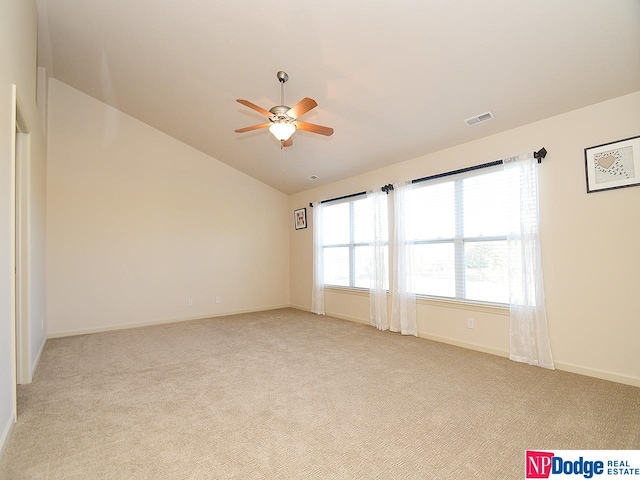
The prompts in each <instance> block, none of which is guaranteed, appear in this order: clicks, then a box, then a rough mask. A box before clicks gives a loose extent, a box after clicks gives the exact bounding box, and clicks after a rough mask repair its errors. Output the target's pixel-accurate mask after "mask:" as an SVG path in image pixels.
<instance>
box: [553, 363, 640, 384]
mask: <svg viewBox="0 0 640 480" xmlns="http://www.w3.org/2000/svg"><path fill="white" fill-rule="evenodd" d="M554 364H555V367H556V369H557V370H562V371H564V372H570V373H577V374H578V375H586V376H587V377H594V378H599V379H601V380H609V381H610V382H616V383H624V384H625V385H631V386H632V387H640V378H637V377H631V376H629V375H620V374H619V373H613V372H607V371H605V370H597V369H594V368H586V367H580V366H578V365H573V364H571V363H564V362H554Z"/></svg>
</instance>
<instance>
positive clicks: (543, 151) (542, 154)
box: [309, 147, 547, 208]
mask: <svg viewBox="0 0 640 480" xmlns="http://www.w3.org/2000/svg"><path fill="white" fill-rule="evenodd" d="M546 156H547V149H546V148H544V147H542V148H541V149H540V150H538V151H537V152H533V158H536V159H538V163H542V159H543V158H544V157H546ZM503 163H504V160H496V161H494V162H489V163H483V164H482V165H474V166H473V167H467V168H461V169H459V170H453V171H452V172H445V173H438V174H436V175H429V176H428V177H422V178H416V179H415V180H411V183H420V182H426V181H427V180H435V179H436V178H442V177H449V176H451V175H457V174H458V173H465V172H472V171H473V170H480V169H481V168H489V167H495V166H496V165H502V164H503ZM380 190H382V191H383V192H384V193H386V194H387V195H388V194H389V192H390V191H391V190H393V185H392V184H391V183H389V184H387V185H383V186H382V187H381V188H380ZM366 194H367V192H358V193H352V194H351V195H344V196H342V197H336V198H329V199H328V200H322V201H321V202H320V203H327V202H335V201H336V200H344V199H346V198H351V197H359V196H360V195H366ZM309 206H310V207H312V208H313V203H311V202H309Z"/></svg>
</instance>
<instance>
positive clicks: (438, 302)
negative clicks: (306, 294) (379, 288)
mask: <svg viewBox="0 0 640 480" xmlns="http://www.w3.org/2000/svg"><path fill="white" fill-rule="evenodd" d="M324 289H325V291H329V292H333V293H340V294H345V295H355V296H357V297H368V296H369V289H368V288H356V287H341V286H337V285H331V286H328V285H325V287H324ZM387 295H389V292H387ZM416 303H417V304H418V305H427V306H430V307H440V308H453V309H456V310H469V311H472V312H483V313H491V314H494V315H505V316H509V305H504V304H500V303H488V302H473V301H470V300H459V299H454V298H443V297H428V296H426V295H416Z"/></svg>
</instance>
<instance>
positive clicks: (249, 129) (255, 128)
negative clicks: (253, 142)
mask: <svg viewBox="0 0 640 480" xmlns="http://www.w3.org/2000/svg"><path fill="white" fill-rule="evenodd" d="M269 125H270V123H261V124H260V125H251V126H250V127H244V128H239V129H238V130H236V131H235V132H236V133H244V132H250V131H251V130H258V129H259V128H267V127H268V126H269Z"/></svg>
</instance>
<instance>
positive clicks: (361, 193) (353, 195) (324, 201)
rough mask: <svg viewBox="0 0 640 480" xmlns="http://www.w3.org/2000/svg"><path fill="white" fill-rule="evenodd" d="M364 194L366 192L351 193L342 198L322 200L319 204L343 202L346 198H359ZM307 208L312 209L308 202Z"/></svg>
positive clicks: (311, 204)
mask: <svg viewBox="0 0 640 480" xmlns="http://www.w3.org/2000/svg"><path fill="white" fill-rule="evenodd" d="M366 194H367V192H358V193H352V194H350V195H343V196H342V197H336V198H329V199H327V200H322V201H321V202H320V203H328V202H335V201H337V200H344V199H346V198H351V197H359V196H360V195H366ZM309 206H310V207H312V208H313V203H311V202H309Z"/></svg>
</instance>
